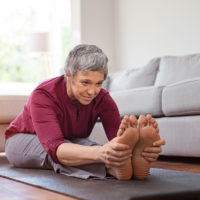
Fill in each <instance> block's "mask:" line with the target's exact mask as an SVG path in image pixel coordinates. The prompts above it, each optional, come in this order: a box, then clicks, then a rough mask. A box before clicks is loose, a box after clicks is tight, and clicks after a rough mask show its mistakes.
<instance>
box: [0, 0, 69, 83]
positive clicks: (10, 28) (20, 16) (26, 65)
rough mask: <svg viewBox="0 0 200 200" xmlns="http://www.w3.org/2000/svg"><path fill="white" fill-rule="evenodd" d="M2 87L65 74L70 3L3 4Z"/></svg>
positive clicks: (31, 0) (19, 0) (26, 0)
mask: <svg viewBox="0 0 200 200" xmlns="http://www.w3.org/2000/svg"><path fill="white" fill-rule="evenodd" d="M0 3H1V4H0V5H1V6H0V24H1V26H0V83H5V82H29V83H38V82H41V81H43V80H45V79H47V78H51V77H53V76H56V75H59V74H61V73H62V72H63V65H64V61H65V57H66V55H67V53H68V51H69V44H70V17H71V16H70V15H71V14H70V0H14V1H13V0H6V1H5V0H0Z"/></svg>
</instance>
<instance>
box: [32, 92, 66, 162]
mask: <svg viewBox="0 0 200 200" xmlns="http://www.w3.org/2000/svg"><path fill="white" fill-rule="evenodd" d="M30 113H31V117H32V123H33V126H34V129H35V132H36V134H37V136H38V138H39V141H40V143H41V144H42V146H43V147H44V149H45V151H46V152H47V153H48V155H50V156H51V158H52V160H53V161H54V162H55V163H59V160H58V158H57V155H56V151H57V148H58V146H59V145H60V144H62V143H64V136H63V133H62V130H61V128H60V122H59V120H58V116H59V115H61V109H60V108H59V106H58V105H57V103H56V100H55V99H54V98H53V96H51V94H48V93H46V92H45V91H43V90H35V91H34V92H33V93H32V95H31V99H30Z"/></svg>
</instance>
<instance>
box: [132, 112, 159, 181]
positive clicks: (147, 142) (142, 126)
mask: <svg viewBox="0 0 200 200" xmlns="http://www.w3.org/2000/svg"><path fill="white" fill-rule="evenodd" d="M138 129H139V141H138V143H137V144H136V146H135V149H134V151H133V157H132V164H133V175H134V177H135V178H137V179H145V178H146V177H147V176H148V174H149V170H150V162H149V161H147V160H146V159H145V158H143V157H142V156H141V154H142V152H143V150H144V148H145V147H151V146H152V145H153V142H154V141H156V140H159V139H160V136H159V129H158V124H157V122H156V121H155V119H154V118H152V116H151V115H147V116H144V115H141V116H140V117H139V120H138Z"/></svg>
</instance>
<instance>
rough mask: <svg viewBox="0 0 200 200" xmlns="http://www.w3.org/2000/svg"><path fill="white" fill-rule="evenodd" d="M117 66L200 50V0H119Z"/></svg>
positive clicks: (117, 14) (116, 16) (135, 65)
mask: <svg viewBox="0 0 200 200" xmlns="http://www.w3.org/2000/svg"><path fill="white" fill-rule="evenodd" d="M115 6H116V10H115V11H116V12H115V20H116V21H115V26H116V29H115V33H116V35H115V45H116V46H115V62H116V63H117V68H118V69H119V68H120V69H124V68H131V67H140V66H142V65H143V64H145V63H146V62H148V60H149V59H151V58H153V57H156V56H163V55H183V54H190V53H197V52H199V53H200V1H199V0H116V5H115Z"/></svg>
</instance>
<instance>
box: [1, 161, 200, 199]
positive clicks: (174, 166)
mask: <svg viewBox="0 0 200 200" xmlns="http://www.w3.org/2000/svg"><path fill="white" fill-rule="evenodd" d="M152 167H153V168H161V169H169V170H177V171H186V172H194V173H200V159H196V158H176V157H173V158H170V157H160V158H159V160H158V161H157V162H155V163H153V164H152ZM0 199H1V200H75V199H76V198H73V197H70V196H67V195H62V194H58V193H55V192H51V191H48V190H44V189H41V188H38V187H34V186H31V185H27V184H23V183H20V182H17V181H13V180H10V179H6V178H2V177H0Z"/></svg>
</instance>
